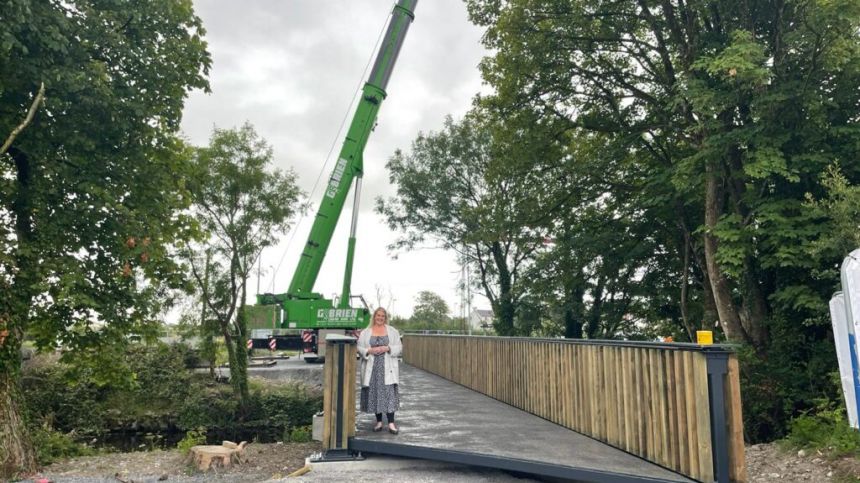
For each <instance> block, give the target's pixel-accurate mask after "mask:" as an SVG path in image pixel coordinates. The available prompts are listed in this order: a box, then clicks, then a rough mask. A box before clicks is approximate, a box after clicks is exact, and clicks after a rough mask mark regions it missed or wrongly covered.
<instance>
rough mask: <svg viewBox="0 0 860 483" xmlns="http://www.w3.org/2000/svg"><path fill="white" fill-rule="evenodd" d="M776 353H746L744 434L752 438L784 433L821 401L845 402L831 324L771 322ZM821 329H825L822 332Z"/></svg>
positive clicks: (766, 438)
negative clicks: (835, 376) (828, 326)
mask: <svg viewBox="0 0 860 483" xmlns="http://www.w3.org/2000/svg"><path fill="white" fill-rule="evenodd" d="M768 330H769V333H770V335H771V339H772V342H771V346H770V351H769V353H768V354H767V356H765V357H761V356H760V355H758V354H756V353H755V352H754V351H752V350H751V349H749V348H745V349H744V350H743V351H742V352H741V354H740V362H741V385H742V388H741V397H742V398H743V416H744V432H745V436H746V439H747V440H748V441H770V440H774V439H778V438H781V437H784V436H785V435H786V434H787V431H788V429H789V422H790V421H791V419H792V418H793V417H795V416H796V415H798V414H800V413H802V412H806V411H811V410H815V409H816V408H818V407H819V406H820V405H821V401H836V402H838V401H840V398H841V395H840V394H841V388H840V386H839V383H838V382H835V381H834V380H833V378H832V377H830V375H831V373H832V372H833V371H834V369H835V364H834V361H835V360H836V353H835V349H834V346H833V342H832V341H829V340H827V339H826V338H824V337H823V335H824V334H825V333H826V328H823V327H821V326H814V327H803V326H797V325H795V324H792V323H791V322H789V321H787V320H781V319H773V320H770V321H769V322H768ZM816 332H820V333H818V334H816Z"/></svg>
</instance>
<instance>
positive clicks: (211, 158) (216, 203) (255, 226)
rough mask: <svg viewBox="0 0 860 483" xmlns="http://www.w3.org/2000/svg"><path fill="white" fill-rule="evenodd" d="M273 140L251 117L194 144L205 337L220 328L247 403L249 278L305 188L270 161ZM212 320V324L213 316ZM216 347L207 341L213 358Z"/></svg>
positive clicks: (192, 255) (192, 253) (197, 275)
mask: <svg viewBox="0 0 860 483" xmlns="http://www.w3.org/2000/svg"><path fill="white" fill-rule="evenodd" d="M272 164H273V153H272V148H271V146H269V145H268V144H267V143H266V141H265V140H264V139H261V138H260V137H259V136H258V135H257V133H256V132H255V131H254V128H253V127H252V126H251V125H250V124H245V125H243V126H242V127H241V128H237V129H217V128H216V129H215V130H214V131H213V133H212V137H211V139H210V141H209V145H208V146H206V147H201V148H198V149H196V151H195V156H194V163H193V176H192V179H191V181H192V182H191V186H190V191H191V195H192V201H193V211H194V213H195V218H196V219H197V220H198V222H199V223H200V226H201V228H202V229H203V232H204V237H205V239H204V242H203V244H202V246H201V245H199V244H190V245H189V246H188V247H186V248H187V249H186V252H185V255H186V259H187V261H188V262H189V265H190V269H191V272H192V274H193V276H194V280H195V282H196V286H197V287H196V288H197V290H196V292H197V294H198V295H199V296H200V299H201V300H202V303H203V304H204V309H203V313H204V316H203V317H204V318H205V319H206V321H205V325H206V327H203V329H204V330H203V333H204V334H205V336H206V337H208V336H209V335H212V334H221V335H223V336H224V339H225V346H226V348H227V354H228V358H229V362H230V374H231V377H230V383H231V384H232V386H233V388H234V391H235V396H236V397H237V398H239V400H240V401H241V404H242V405H245V406H247V405H248V404H249V394H248V375H247V365H248V360H247V354H246V352H245V351H246V349H245V341H246V340H247V339H248V325H247V315H246V310H247V308H246V307H245V306H244V301H245V300H246V298H247V297H246V294H247V280H248V278H249V277H250V274H251V270H252V269H253V268H254V265H255V264H256V262H257V259H258V257H259V256H260V253H261V252H262V250H263V249H264V248H266V247H269V246H272V245H274V244H275V243H276V242H277V240H278V235H280V234H282V233H285V232H286V230H287V229H288V228H289V226H290V219H291V218H292V215H293V214H294V213H296V211H297V210H298V206H297V202H298V199H299V197H300V196H301V191H300V190H299V188H298V186H297V184H296V175H295V173H293V172H292V171H286V172H285V171H281V170H279V169H274V168H272ZM210 318H211V319H212V320H213V321H214V322H215V323H214V324H213V325H212V326H209V324H210V322H209V319H210ZM213 350H214V347H213V346H211V345H208V344H207V347H206V352H207V356H208V357H209V358H210V360H212V358H213V356H214V355H215V354H214V352H213Z"/></svg>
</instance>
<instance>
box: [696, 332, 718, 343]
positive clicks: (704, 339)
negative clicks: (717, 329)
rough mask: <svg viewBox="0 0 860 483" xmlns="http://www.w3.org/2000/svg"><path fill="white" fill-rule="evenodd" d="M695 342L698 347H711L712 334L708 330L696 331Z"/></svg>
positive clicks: (712, 341)
mask: <svg viewBox="0 0 860 483" xmlns="http://www.w3.org/2000/svg"><path fill="white" fill-rule="evenodd" d="M696 342H697V343H698V344H699V345H711V344H713V343H714V333H713V332H711V331H710V330H697V331H696Z"/></svg>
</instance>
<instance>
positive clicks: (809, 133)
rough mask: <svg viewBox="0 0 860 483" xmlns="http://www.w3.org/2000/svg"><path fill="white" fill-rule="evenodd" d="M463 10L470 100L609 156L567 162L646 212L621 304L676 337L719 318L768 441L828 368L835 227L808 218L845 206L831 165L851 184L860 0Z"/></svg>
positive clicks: (520, 4) (818, 389)
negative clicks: (471, 37) (627, 302)
mask: <svg viewBox="0 0 860 483" xmlns="http://www.w3.org/2000/svg"><path fill="white" fill-rule="evenodd" d="M467 3H468V8H469V12H470V15H471V18H472V20H473V21H474V22H475V23H476V24H478V25H481V26H485V27H486V28H487V32H486V34H485V36H484V42H485V44H486V46H487V47H488V48H489V49H490V50H491V51H492V52H493V55H492V56H491V57H489V58H488V59H486V60H485V61H484V62H483V63H482V67H481V68H482V73H483V76H484V78H485V80H486V81H487V82H488V83H489V84H490V85H491V86H492V87H493V88H494V89H495V92H494V93H493V94H492V95H489V96H486V97H484V98H482V99H481V100H480V102H479V105H480V106H481V107H482V108H484V109H486V110H489V111H491V112H494V113H496V115H498V116H506V117H508V118H513V119H516V116H518V115H520V114H519V113H521V112H524V113H525V115H526V116H530V117H535V118H536V119H537V120H536V121H535V122H533V123H532V124H533V125H534V126H537V127H540V126H542V125H545V124H555V125H564V124H566V125H567V127H566V129H565V131H566V132H567V133H568V136H569V137H570V139H571V140H572V141H573V142H576V140H580V141H582V142H586V143H587V142H595V141H599V143H600V148H599V150H598V152H599V153H604V154H606V155H608V157H609V159H607V160H606V162H598V163H597V164H595V163H594V162H592V161H589V160H588V159H587V158H580V159H579V161H580V162H583V163H585V164H586V165H588V166H589V167H590V169H591V170H592V171H596V172H606V173H607V174H608V175H609V177H610V178H611V177H613V176H617V177H618V179H619V180H620V181H621V182H620V183H617V184H616V183H610V184H607V185H606V186H605V188H606V189H605V190H604V193H605V196H607V197H608V198H609V199H610V200H611V201H612V202H613V203H619V202H622V203H619V204H618V206H624V207H629V208H635V210H638V211H640V212H641V213H643V214H644V215H645V219H647V220H649V221H650V222H651V225H652V229H650V230H648V229H647V228H648V227H647V226H645V227H644V228H646V229H645V231H640V230H637V231H636V232H637V233H638V236H640V237H645V236H647V237H649V238H650V241H649V243H652V244H653V246H654V247H655V249H657V250H658V253H660V254H662V255H663V256H662V257H660V258H658V257H654V258H653V259H651V262H650V263H656V268H657V270H655V271H653V272H652V273H653V274H654V275H655V276H654V277H653V278H651V279H650V280H645V279H643V283H644V284H645V288H647V289H648V291H646V292H645V293H644V295H640V296H638V297H637V298H636V299H635V300H638V302H640V303H641V302H646V301H647V304H643V305H641V307H637V306H636V305H634V309H637V310H641V311H642V312H641V313H644V314H651V315H649V317H653V319H650V322H657V321H658V319H660V318H663V319H665V320H669V319H672V318H676V317H677V318H679V320H680V321H681V323H682V324H683V325H684V326H685V331H687V332H689V331H691V329H693V328H695V326H697V325H698V321H699V320H701V321H702V322H704V324H705V325H706V326H710V324H711V323H712V322H715V321H718V323H719V325H720V328H721V330H722V333H723V334H724V335H725V337H726V338H727V339H729V340H730V341H733V342H739V343H742V344H745V345H748V346H749V347H751V348H752V350H753V352H752V354H753V355H752V356H751V357H750V359H748V360H747V362H746V364H747V365H746V367H747V369H746V370H745V371H744V374H745V376H744V377H745V378H746V379H745V382H746V383H747V385H746V387H745V390H744V394H745V395H755V397H756V398H757V401H756V403H755V404H752V405H747V406H746V407H747V408H754V409H753V410H751V411H749V412H747V411H745V414H747V415H748V416H749V415H752V417H753V418H755V417H756V416H759V415H760V416H762V418H767V420H768V421H769V423H768V424H766V425H762V424H757V425H749V426H748V427H749V428H756V429H751V432H750V436H751V438H752V439H753V440H756V439H761V438H763V437H764V438H772V437H774V436H778V435H779V432H780V431H782V430H784V428H785V422H786V420H787V419H788V418H790V417H792V416H793V415H794V414H796V411H797V410H801V409H804V408H809V407H811V406H812V405H813V404H814V398H816V397H819V396H820V394H822V393H823V392H825V391H826V390H827V389H826V384H823V383H822V382H821V381H823V380H826V377H824V373H825V372H826V371H827V370H828V369H827V368H832V367H833V364H834V359H833V358H832V357H829V353H828V352H827V350H826V347H828V346H832V342H829V341H828V340H827V337H828V332H829V321H828V316H827V314H828V311H827V300H828V298H829V297H830V294H831V293H832V292H833V291H834V290H835V289H836V287H837V284H838V270H836V267H837V266H838V263H839V260H840V259H841V258H842V256H844V250H845V248H844V245H843V244H840V243H835V242H834V240H833V237H832V236H831V235H830V233H829V230H831V229H833V228H834V227H835V228H837V229H840V230H841V229H843V228H844V226H845V225H844V224H843V223H842V222H841V221H840V220H839V217H840V216H841V215H842V214H844V213H841V214H840V213H839V212H837V211H830V212H828V210H827V209H826V208H824V209H822V207H826V206H828V204H829V203H836V205H835V206H837V208H839V207H841V208H842V209H844V208H845V206H846V205H845V204H844V203H841V202H839V200H840V199H850V198H851V197H852V194H851V190H849V189H843V190H841V191H840V190H838V189H837V190H834V189H832V188H834V187H835V185H833V183H834V181H833V178H832V177H830V178H828V177H822V176H821V174H822V173H823V172H824V171H825V170H826V168H827V167H828V166H830V165H835V166H837V167H838V168H839V170H840V172H841V173H842V175H843V176H844V178H845V183H843V184H844V185H845V186H850V185H852V184H854V185H856V184H857V181H858V180H860V165H858V164H857V162H856V159H857V158H858V154H860V148H858V146H860V144H858V140H860V124H858V123H857V122H856V120H857V119H858V114H860V107H858V106H860V63H858V60H860V37H858V36H857V31H858V26H860V4H858V3H857V2H856V1H851V0H837V1H835V2H783V1H777V2H772V1H765V0H752V1H748V2H704V1H687V2H670V1H663V0H637V1H630V2H618V1H614V0H605V1H604V0H598V1H583V0H505V1H497V0H468V1H467ZM517 127H518V128H520V129H527V128H528V127H527V126H526V125H525V124H523V123H519V124H518V125H517ZM597 161H599V158H597ZM630 173H637V176H636V177H635V178H633V181H634V183H633V184H632V185H631V184H629V183H627V182H626V181H625V180H626V179H629V178H628V175H629V174H630ZM828 183H830V185H828ZM628 187H632V188H633V190H630V191H628V190H627V188H628ZM808 198H812V199H816V200H825V201H823V202H819V203H818V204H816V203H810V202H808V201H807V199H808ZM583 199H585V200H587V198H583ZM627 199H629V202H628V201H626V200H627ZM576 209H577V205H576V204H575V203H574V205H573V206H571V210H572V211H576ZM630 212H632V211H630ZM607 225H609V224H607ZM610 226H611V225H610ZM848 226H850V224H849V225H848ZM563 227H564V225H563V224H562V225H560V226H559V227H556V230H558V229H559V228H563ZM850 229H854V230H855V231H856V226H854V227H852V228H850ZM552 234H553V235H554V236H558V232H557V231H555V232H553V233H552ZM607 252H609V253H611V250H607ZM673 275H674V276H673ZM672 280H674V283H675V284H676V286H677V288H676V290H677V292H676V293H677V294H678V295H677V296H676V297H672V298H675V300H676V302H673V301H671V298H670V297H668V296H667V295H668V294H670V292H669V291H668V288H669V287H670V285H669V283H671V282H672ZM574 288H575V287H574ZM556 289H557V288H556ZM579 289H580V290H581V288H579ZM661 299H662V300H665V301H666V302H667V303H666V304H661V303H660V300H661ZM697 319H698V320H697ZM673 325H674V326H678V325H679V324H677V323H674V324H673ZM652 329H653V327H649V328H648V330H647V331H646V333H651V334H653V331H652ZM823 348H824V349H823ZM808 368H816V370H815V371H813V370H811V369H808ZM803 371H807V372H815V373H816V375H815V376H798V374H801V373H803ZM756 374H760V375H764V374H766V376H763V377H760V378H758V379H755V378H754V377H753V378H751V376H756ZM799 381H802V382H799ZM745 397H746V396H745ZM758 428H762V429H758ZM768 431H769V432H768Z"/></svg>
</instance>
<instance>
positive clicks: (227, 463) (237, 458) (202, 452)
mask: <svg viewBox="0 0 860 483" xmlns="http://www.w3.org/2000/svg"><path fill="white" fill-rule="evenodd" d="M247 444H248V442H247V441H242V442H241V443H239V444H238V445H237V444H236V443H232V442H230V441H224V443H223V444H222V445H221V446H214V445H212V446H193V447H192V448H191V450H189V451H188V457H187V458H186V463H189V464H194V466H196V467H197V469H198V470H200V471H209V469H210V468H229V467H231V466H233V464H234V463H235V464H242V463H247V462H248V458H247V456H245V446H246V445H247Z"/></svg>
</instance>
